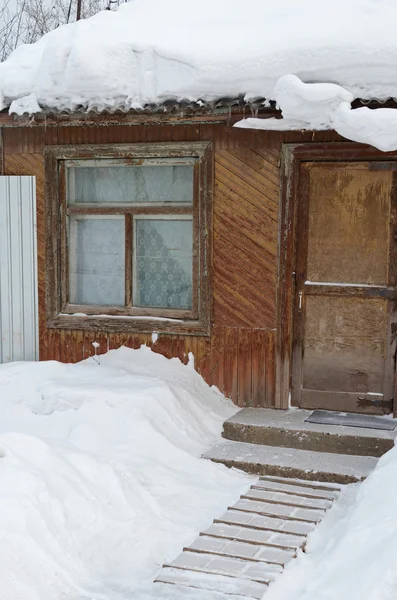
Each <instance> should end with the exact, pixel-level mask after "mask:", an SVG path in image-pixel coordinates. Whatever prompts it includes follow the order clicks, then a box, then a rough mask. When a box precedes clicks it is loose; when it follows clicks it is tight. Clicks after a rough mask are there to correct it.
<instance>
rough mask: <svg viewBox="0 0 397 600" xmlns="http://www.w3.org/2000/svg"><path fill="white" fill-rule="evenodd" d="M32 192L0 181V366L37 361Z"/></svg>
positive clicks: (25, 180)
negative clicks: (6, 363)
mask: <svg viewBox="0 0 397 600" xmlns="http://www.w3.org/2000/svg"><path fill="white" fill-rule="evenodd" d="M35 190H36V186H35V178H34V177H4V176H3V177H0V363H2V362H10V361H14V360H37V359H38V323H37V322H38V309H37V247H36V193H35Z"/></svg>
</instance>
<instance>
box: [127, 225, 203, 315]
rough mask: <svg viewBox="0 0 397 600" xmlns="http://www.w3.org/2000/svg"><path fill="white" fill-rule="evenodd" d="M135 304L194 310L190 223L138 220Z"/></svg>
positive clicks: (191, 229)
mask: <svg viewBox="0 0 397 600" xmlns="http://www.w3.org/2000/svg"><path fill="white" fill-rule="evenodd" d="M135 224H136V252H135V254H136V258H135V260H136V265H135V273H136V283H135V285H136V289H135V294H134V304H135V305H136V306H150V307H162V308H186V309H188V308H191V307H192V266H193V252H192V246H193V227H192V221H191V220H186V221H185V220H179V221H177V220H174V221H173V220H168V219H164V220H151V219H148V220H137V221H136V222H135Z"/></svg>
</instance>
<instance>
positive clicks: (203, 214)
mask: <svg viewBox="0 0 397 600" xmlns="http://www.w3.org/2000/svg"><path fill="white" fill-rule="evenodd" d="M210 150H211V145H210V144H208V143H194V144H189V143H180V144H147V145H146V144H145V145H143V144H139V145H131V146H122V147H120V146H113V147H102V146H99V147H98V148H95V147H90V148H89V149H88V148H87V147H84V146H82V147H77V148H75V147H73V148H70V147H48V148H47V149H46V208H47V211H48V213H49V218H48V220H47V241H48V242H49V246H50V247H51V248H52V251H51V253H50V255H49V258H48V264H47V268H48V275H49V277H47V317H48V324H49V326H51V327H71V328H77V327H78V328H80V327H83V328H95V329H108V330H109V329H110V330H119V329H122V330H125V329H129V330H130V329H131V330H133V329H134V328H137V329H139V330H140V331H142V330H147V331H153V329H156V330H159V331H161V330H167V331H172V330H175V331H176V332H179V331H182V332H192V333H195V332H204V333H205V332H207V331H208V324H209V285H210V283H209V281H210V277H209V275H210V273H209V257H210V247H209V245H210V236H209V235H208V229H209V227H210V219H211V210H210V206H211V202H210V200H211V187H212V181H211V179H212V168H211V166H212V165H211V160H210V158H211V153H210ZM54 231H55V232H58V233H59V235H55V236H54V235H53V232H54ZM76 321H78V323H77V322H76Z"/></svg>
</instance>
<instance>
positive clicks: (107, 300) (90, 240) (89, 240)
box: [69, 217, 125, 306]
mask: <svg viewBox="0 0 397 600" xmlns="http://www.w3.org/2000/svg"><path fill="white" fill-rule="evenodd" d="M124 240H125V226H124V219H111V218H106V219H94V218H78V217H77V218H71V219H70V231H69V297H70V302H71V303H72V304H100V305H107V306H109V305H116V306H123V305H124V254H125V247H124V244H125V241H124Z"/></svg>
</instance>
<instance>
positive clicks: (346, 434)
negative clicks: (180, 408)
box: [223, 408, 397, 457]
mask: <svg viewBox="0 0 397 600" xmlns="http://www.w3.org/2000/svg"><path fill="white" fill-rule="evenodd" d="M312 412H313V411H311V410H303V409H299V410H296V409H295V410H287V411H285V410H284V411H283V410H274V409H270V408H243V409H242V410H240V411H239V412H238V413H237V414H235V415H233V417H231V418H230V419H228V420H227V421H225V423H224V426H223V427H224V430H223V437H224V438H226V439H228V440H233V441H237V442H246V443H250V444H261V445H265V446H278V447H282V448H296V449H300V450H311V451H315V452H328V453H333V454H350V455H357V456H376V457H379V456H382V455H383V454H385V452H387V451H388V450H390V449H391V448H392V447H393V445H394V440H395V438H396V437H397V429H396V430H395V431H381V430H376V429H366V428H361V427H339V426H335V425H319V424H316V423H306V422H305V419H306V418H307V417H308V416H309V415H310V414H311V413H312Z"/></svg>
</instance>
